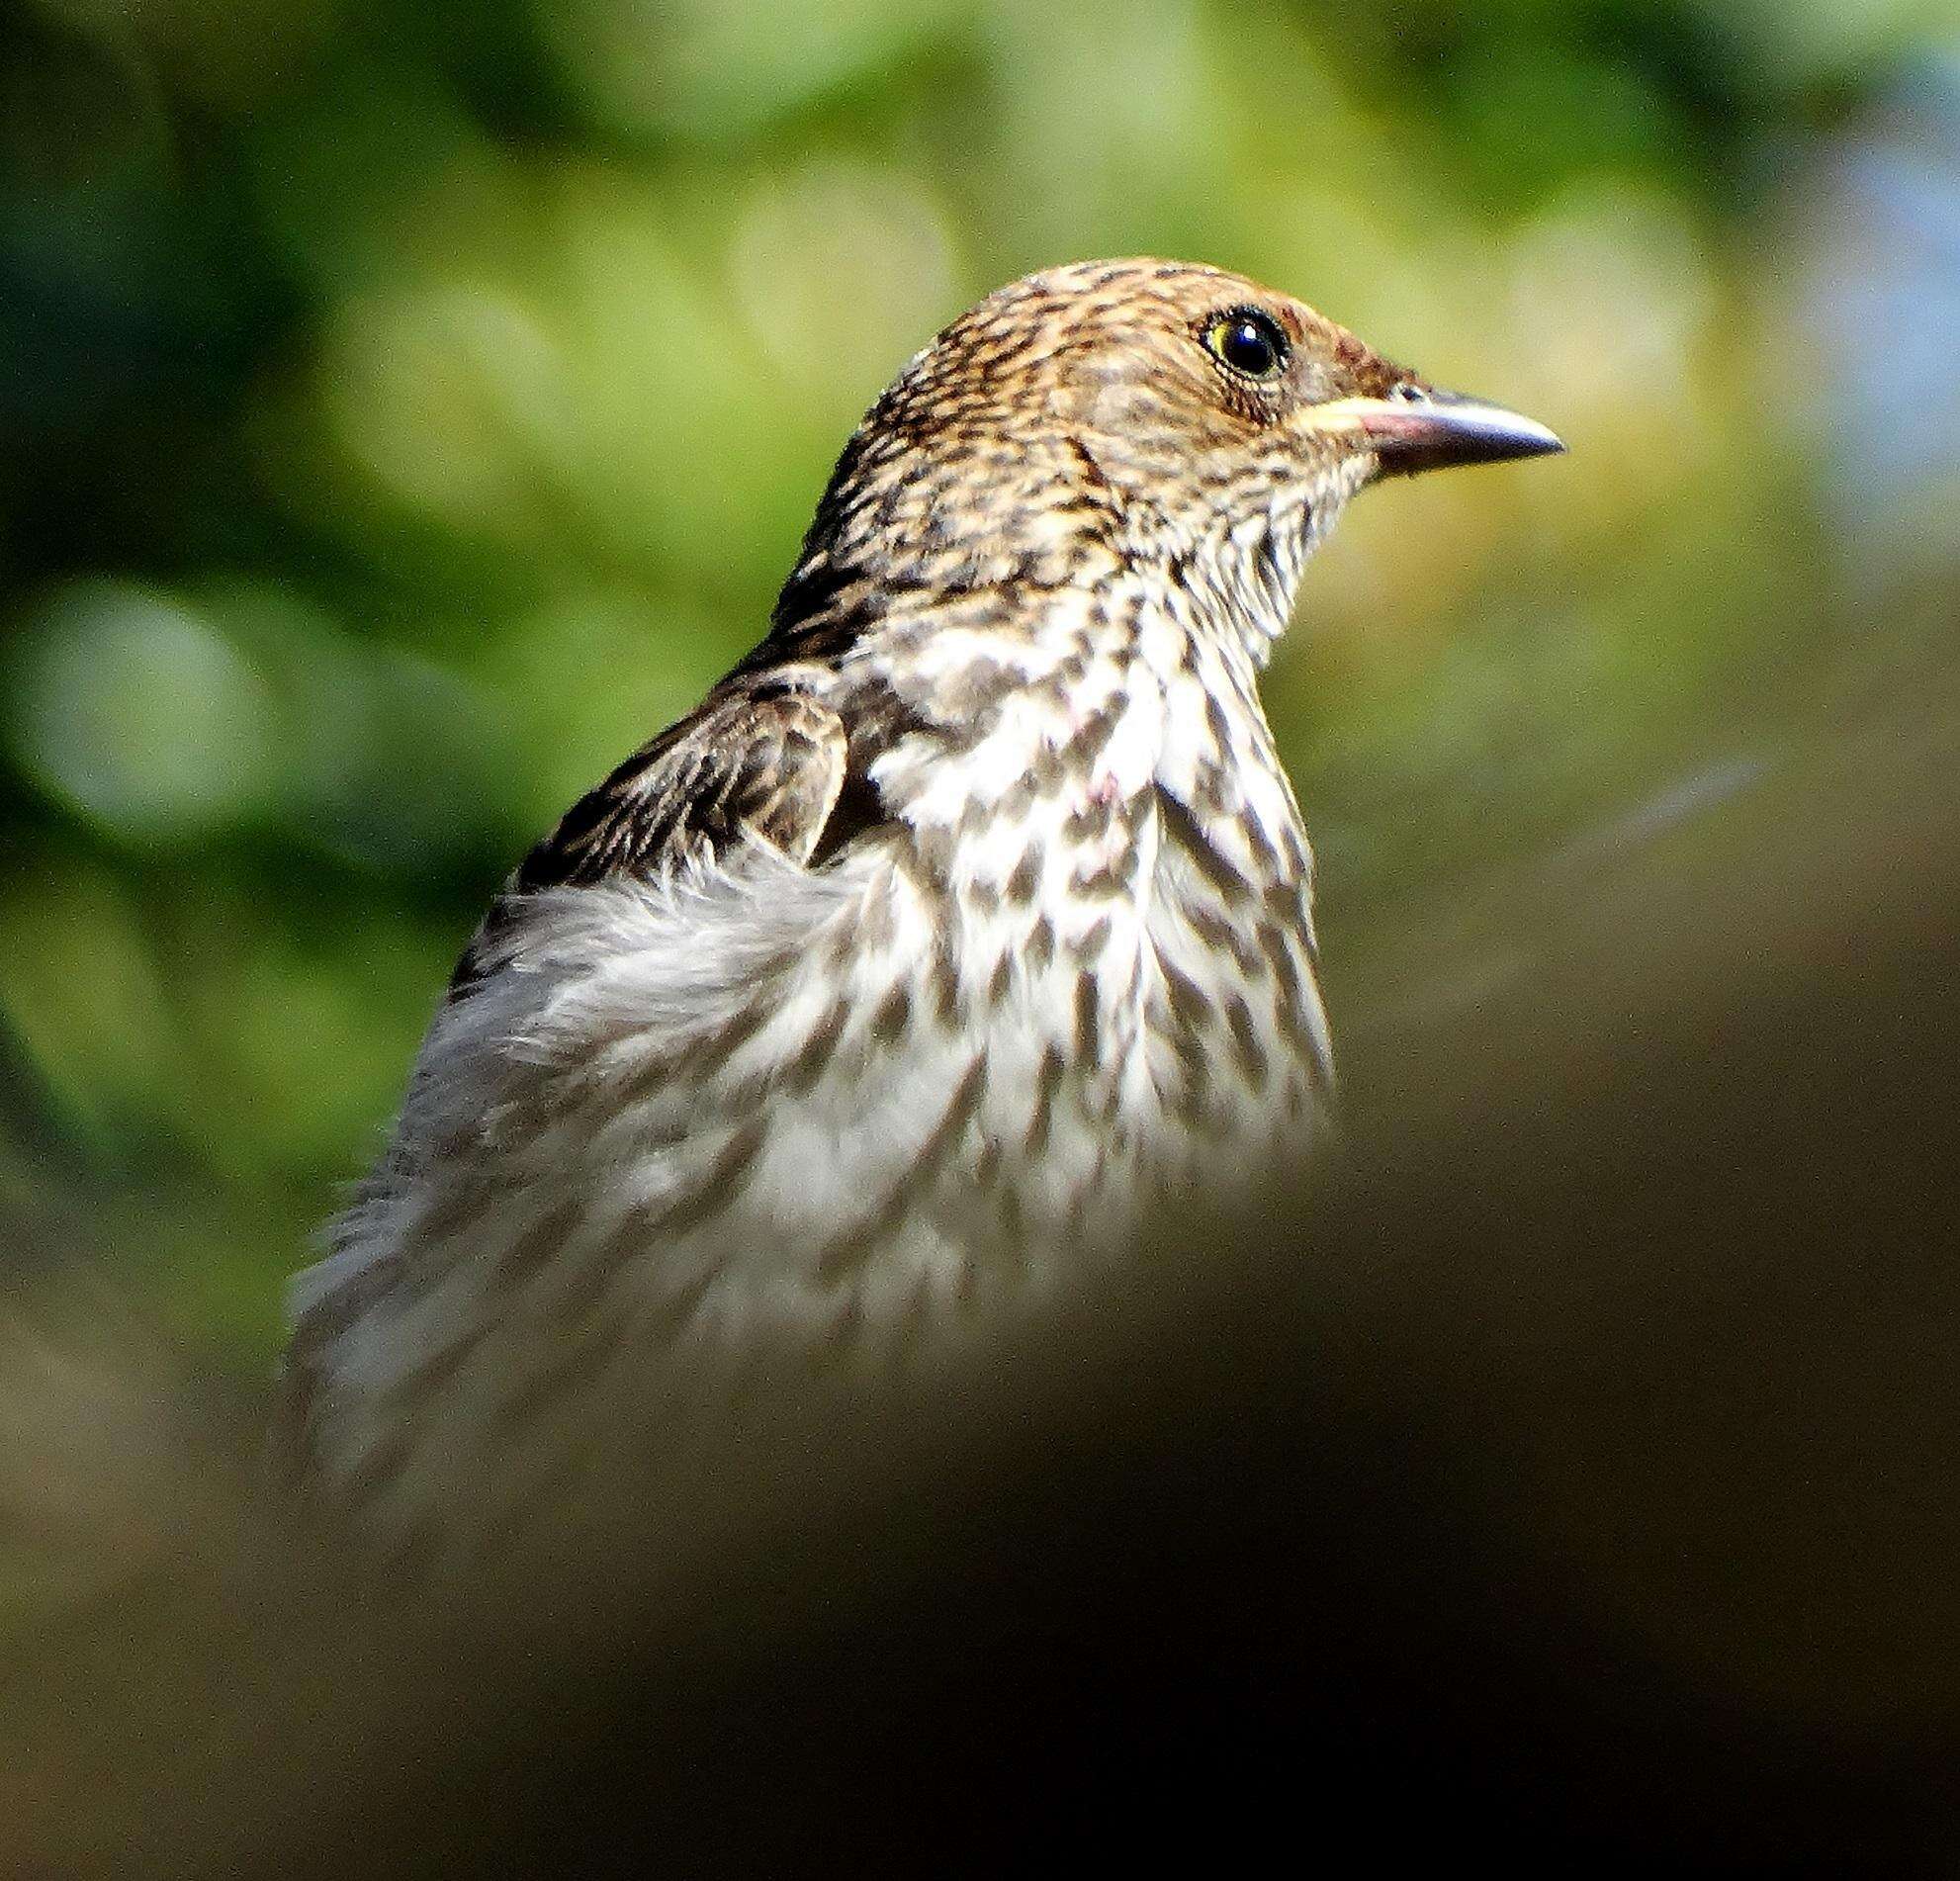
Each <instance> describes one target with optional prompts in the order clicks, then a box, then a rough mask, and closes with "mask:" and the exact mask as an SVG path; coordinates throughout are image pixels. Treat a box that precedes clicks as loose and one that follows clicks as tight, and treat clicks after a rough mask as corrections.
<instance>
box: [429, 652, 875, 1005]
mask: <svg viewBox="0 0 1960 1881" xmlns="http://www.w3.org/2000/svg"><path fill="white" fill-rule="evenodd" d="M817 684H818V675H816V674H814V673H803V672H797V671H794V670H792V671H788V672H784V671H782V670H780V669H776V670H769V671H761V672H749V671H742V670H738V671H737V672H735V673H733V674H731V675H730V676H729V677H728V678H727V679H725V680H724V681H723V682H722V683H721V684H720V685H719V686H717V687H716V688H715V690H714V691H713V692H711V693H710V694H709V695H708V697H707V698H706V699H705V700H703V701H702V703H701V704H700V705H699V706H698V707H697V708H696V709H695V710H694V711H693V712H691V713H690V714H688V716H687V717H685V718H683V719H680V720H679V721H677V722H676V723H675V724H673V725H671V726H669V727H668V729H667V730H666V731H664V732H662V733H661V734H660V736H659V737H657V738H655V739H653V740H652V741H650V742H649V743H648V744H646V745H644V746H642V747H641V748H640V749H639V750H638V751H637V752H635V753H634V754H633V755H632V756H631V757H630V758H628V759H627V760H626V761H624V762H623V763H621V764H619V765H618V766H617V767H616V768H615V769H614V770H613V771H612V772H611V774H610V775H608V776H607V777H606V778H605V779H604V781H603V782H601V783H599V784H598V785H596V786H595V787H594V788H593V789H591V790H589V791H588V792H586V794H585V795H584V796H583V797H581V798H579V801H578V802H577V803H575V804H574V805H573V806H572V808H571V809H569V810H568V811H567V812H566V813H565V814H564V816H562V817H561V818H560V819H559V821H558V823H557V825H556V826H555V827H554V828H553V829H552V831H551V832H550V834H549V835H547V836H546V837H544V838H543V840H542V841H540V842H539V843H538V844H537V845H536V846H535V847H534V848H533V849H532V850H531V851H530V852H529V854H527V855H526V856H525V857H524V859H523V861H522V862H521V863H520V864H519V865H518V867H517V869H516V871H515V872H514V873H513V874H512V875H511V877H510V879H509V881H508V882H507V883H506V884H505V886H504V889H503V892H502V893H501V894H500V895H499V896H498V898H497V900H496V902H495V904H494V905H493V906H492V908H491V909H490V913H489V915H487V916H486V918H485V921H484V925H483V927H482V928H480V929H479V931H478V933H477V936H476V937H475V939H474V940H473V941H472V942H471V944H470V947H469V948H468V950H467V951H466V952H465V953H464V956H463V958H462V960H461V961H460V962H459V963H458V966H457V969H456V975H455V979H454V981H453V987H452V990H453V991H456V992H463V991H466V990H468V989H469V988H470V987H471V986H472V985H474V984H475V983H476V981H477V980H478V979H479V978H480V977H481V974H482V972H483V970H484V962H485V959H486V957H487V955H488V953H489V952H490V950H491V948H490V943H491V942H493V941H495V940H496V939H497V938H498V936H499V934H500V933H501V932H502V931H503V929H504V928H505V927H507V925H508V924H509V923H510V922H511V921H513V920H515V919H517V918H518V917H519V916H520V914H521V911H522V909H523V908H524V906H525V904H526V903H527V902H529V901H530V900H531V899H532V898H533V897H535V896H538V895H540V894H543V893H545V892H546V891H549V890H553V889H566V888H580V887H589V886H595V885H599V884H603V883H607V882H618V881H625V880H641V881H649V882H652V881H660V880H663V879H668V878H671V877H674V876H676V875H680V874H682V873H686V872H689V871H701V870H717V869H719V870H728V869H731V868H734V867H735V866H737V865H738V863H739V860H740V858H741V855H742V853H743V852H744V851H745V850H748V849H750V848H752V847H755V846H760V847H761V848H763V849H765V850H767V851H773V852H774V854H775V855H776V856H778V857H780V858H784V859H787V860H788V861H790V862H793V863H796V864H798V865H801V866H806V867H808V866H817V865H820V864H821V863H823V862H824V861H826V860H828V859H829V858H830V857H831V856H832V855H834V854H835V853H837V852H838V851H839V850H840V849H841V848H842V847H843V846H844V845H845V844H846V843H847V842H848V841H849V840H850V839H851V838H852V837H854V836H857V835H859V834H861V833H862V832H863V830H864V829H865V828H867V827H868V826H870V825H871V824H874V823H876V822H878V821H879V820H881V818H882V816H883V809H882V805H881V804H880V803H879V801H878V798H877V794H876V791H875V789H874V788H873V787H872V785H871V784H870V782H869V779H868V777H867V775H866V770H867V766H868V763H869V761H870V759H871V758H872V757H873V756H874V755H875V753H876V751H877V750H879V749H882V747H883V743H884V742H885V741H884V739H883V738H882V737H881V736H880V735H879V733H880V715H879V714H877V713H875V712H873V713H870V714H868V715H866V714H860V713H854V712H851V711H849V709H848V708H844V709H841V708H840V705H839V704H837V703H834V702H832V701H831V700H829V699H827V698H824V697H821V696H819V694H818V690H817ZM885 729H889V728H885Z"/></svg>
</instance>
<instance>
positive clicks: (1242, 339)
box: [1204, 307, 1291, 379]
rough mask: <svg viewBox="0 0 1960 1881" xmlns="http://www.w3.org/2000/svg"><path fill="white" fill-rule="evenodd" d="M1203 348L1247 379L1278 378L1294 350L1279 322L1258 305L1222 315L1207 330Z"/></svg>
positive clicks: (1205, 330) (1236, 309)
mask: <svg viewBox="0 0 1960 1881" xmlns="http://www.w3.org/2000/svg"><path fill="white" fill-rule="evenodd" d="M1204 350H1205V351H1206V352H1207V353H1209V354H1210V355H1211V357H1212V358H1213V359H1215V360H1217V361H1218V363H1219V364H1220V365H1222V366H1229V367H1230V368H1231V369H1232V371H1233V372H1235V373H1238V374H1240V375H1241V376H1242V377H1244V378H1247V379H1277V378H1278V377H1279V376H1280V374H1281V373H1282V372H1284V371H1285V370H1286V365H1287V355H1288V353H1289V351H1290V350H1291V349H1290V348H1289V346H1288V345H1287V336H1286V334H1285V333H1283V332H1282V331H1281V330H1280V323H1279V321H1278V320H1276V319H1274V318H1273V316H1272V315H1271V314H1262V313H1260V311H1259V310H1258V309H1257V308H1256V307H1241V308H1234V309H1233V310H1232V312H1231V313H1229V314H1219V315H1218V317H1217V318H1216V319H1214V320H1213V321H1212V322H1211V323H1210V325H1208V326H1207V327H1205V329H1204Z"/></svg>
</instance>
